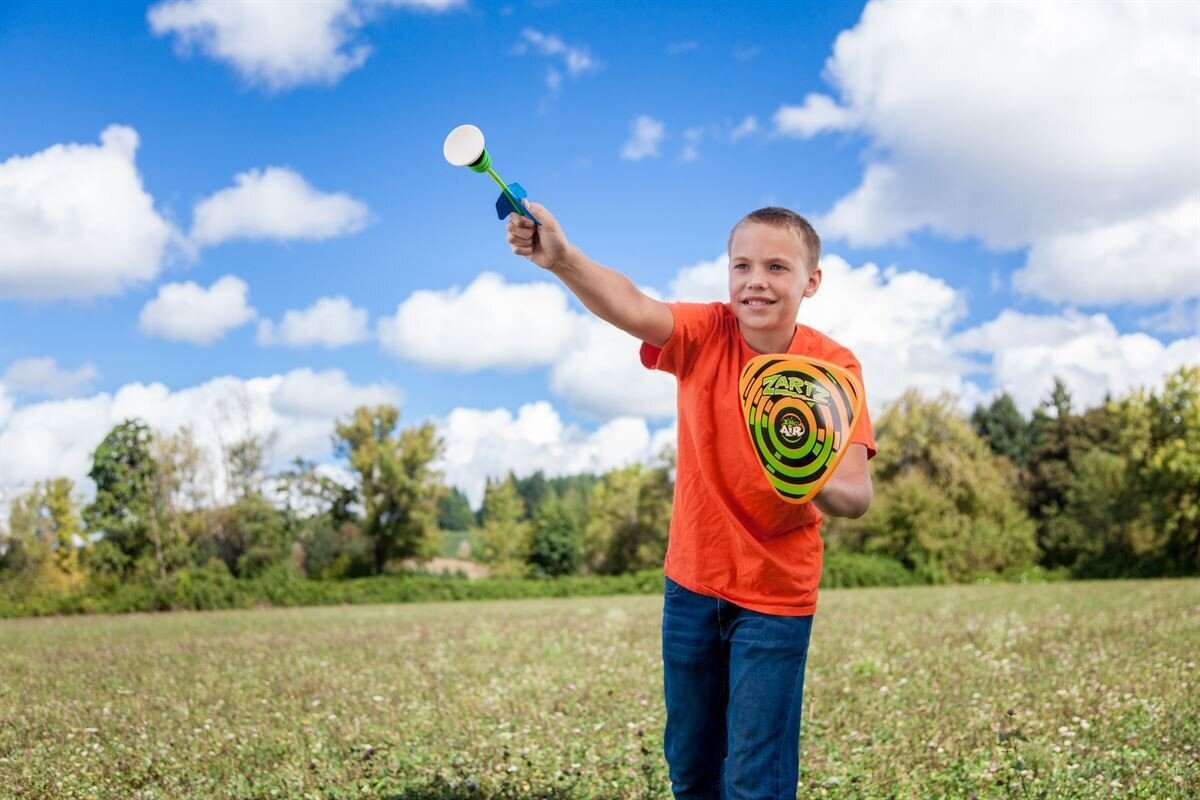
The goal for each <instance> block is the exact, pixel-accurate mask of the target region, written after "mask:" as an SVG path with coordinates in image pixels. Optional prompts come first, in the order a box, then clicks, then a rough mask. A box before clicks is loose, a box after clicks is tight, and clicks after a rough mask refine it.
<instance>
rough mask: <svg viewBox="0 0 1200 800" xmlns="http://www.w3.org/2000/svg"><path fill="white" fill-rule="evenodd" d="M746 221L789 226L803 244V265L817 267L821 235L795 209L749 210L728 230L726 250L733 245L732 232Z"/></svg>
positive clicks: (811, 268)
mask: <svg viewBox="0 0 1200 800" xmlns="http://www.w3.org/2000/svg"><path fill="white" fill-rule="evenodd" d="M747 222H757V223H760V224H762V225H771V226H773V227H776V228H790V229H791V230H792V232H793V233H795V234H796V235H797V236H799V237H800V243H801V244H803V245H804V266H805V267H807V268H808V271H809V272H812V271H813V270H814V269H816V268H817V264H818V263H819V262H820V260H821V237H820V236H817V232H816V230H814V229H813V226H812V225H811V224H809V221H808V220H806V219H805V218H804V217H802V216H800V215H799V214H797V213H796V212H795V211H792V210H791V209H790V208H780V207H779V206H767V207H766V208H760V209H758V210H757V211H751V212H750V213H749V214H747V215H746V216H744V217H742V218H741V219H740V220H738V223H737V224H736V225H734V226H733V230H731V231H730V232H729V242H728V243H727V244H726V245H725V249H726V250H728V249H729V247H730V246H732V245H733V234H735V233H737V229H738V228H740V227H742V226H743V225H745V224H746V223H747Z"/></svg>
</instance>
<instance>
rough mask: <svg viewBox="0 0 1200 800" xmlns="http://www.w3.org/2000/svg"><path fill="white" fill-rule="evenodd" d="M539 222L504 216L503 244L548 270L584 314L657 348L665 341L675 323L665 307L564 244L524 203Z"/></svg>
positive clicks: (542, 211) (550, 219)
mask: <svg viewBox="0 0 1200 800" xmlns="http://www.w3.org/2000/svg"><path fill="white" fill-rule="evenodd" d="M525 204H526V206H527V207H528V208H529V210H530V211H532V212H533V214H534V216H536V217H537V218H538V221H539V222H541V223H542V224H541V226H540V227H539V226H535V225H534V224H533V221H532V220H530V219H529V218H528V217H523V216H518V215H517V214H509V216H508V243H509V244H510V245H511V246H512V251H513V252H514V253H516V254H517V255H520V256H525V257H526V258H528V259H529V260H530V261H532V262H533V263H534V264H537V265H538V266H539V267H541V268H542V269H545V270H548V271H550V272H553V273H554V274H555V275H557V276H558V278H559V280H561V281H562V282H563V283H565V284H566V285H567V288H568V289H570V290H571V291H572V292H573V293H574V294H575V296H576V297H578V298H579V300H580V302H582V303H583V304H584V305H585V306H587V308H588V310H590V311H591V312H592V313H593V314H595V315H596V316H597V317H599V318H600V319H602V320H604V321H605V322H608V323H609V324H611V325H614V326H616V327H617V328H620V329H621V330H623V331H625V332H626V333H628V334H629V335H631V336H635V337H637V338H638V339H641V340H642V341H643V342H648V343H649V344H652V345H654V346H655V347H662V346H663V345H664V344H666V342H667V339H669V338H670V337H671V331H672V329H673V328H674V327H675V319H674V317H673V316H672V314H671V309H669V308H667V304H666V303H662V302H660V301H658V300H655V299H654V298H653V297H650V296H648V295H646V294H645V293H644V292H642V291H641V290H640V289H638V288H637V286H635V285H634V284H633V281H631V280H629V278H627V277H625V276H624V275H622V274H621V273H619V272H617V271H616V270H612V269H609V268H608V267H605V266H602V265H601V264H597V263H596V262H595V261H592V260H591V259H590V258H588V257H587V256H585V255H584V254H583V251H581V250H580V249H579V248H578V247H575V246H574V245H573V244H571V243H570V242H568V241H567V237H566V235H564V234H563V231H562V227H561V226H560V225H559V224H558V220H557V219H555V218H554V215H553V214H551V213H550V212H549V211H548V210H547V209H546V207H545V206H543V205H541V204H540V203H533V202H528V201H526V203H525Z"/></svg>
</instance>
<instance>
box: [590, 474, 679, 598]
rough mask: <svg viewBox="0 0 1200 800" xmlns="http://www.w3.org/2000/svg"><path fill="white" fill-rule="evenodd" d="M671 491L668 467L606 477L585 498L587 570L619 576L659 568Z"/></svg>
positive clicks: (664, 551) (666, 530) (668, 515)
mask: <svg viewBox="0 0 1200 800" xmlns="http://www.w3.org/2000/svg"><path fill="white" fill-rule="evenodd" d="M673 492H674V486H673V484H672V481H671V467H670V465H669V464H668V465H665V466H659V467H645V466H642V465H640V464H634V465H632V466H629V467H625V468H624V469H617V470H613V471H612V472H609V473H608V474H606V475H605V476H604V479H603V480H602V481H601V482H600V483H598V484H596V486H595V487H593V489H592V494H591V496H590V497H589V498H588V504H587V508H588V519H587V524H586V526H585V528H584V535H583V559H584V565H585V568H586V570H587V571H588V572H592V573H596V574H604V575H618V574H621V573H624V572H633V571H637V570H643V569H651V568H653V567H658V566H661V565H662V563H663V557H664V556H665V555H666V551H667V534H668V530H669V529H670V520H671V503H672V499H673Z"/></svg>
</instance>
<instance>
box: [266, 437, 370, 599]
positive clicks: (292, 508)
mask: <svg viewBox="0 0 1200 800" xmlns="http://www.w3.org/2000/svg"><path fill="white" fill-rule="evenodd" d="M275 478H276V487H277V496H278V498H279V500H278V502H279V503H280V505H281V506H282V508H281V511H280V515H281V519H282V522H283V527H284V530H285V531H286V532H287V538H288V540H290V541H291V542H293V546H294V547H298V548H299V552H298V553H297V561H298V562H299V566H300V568H301V570H302V572H303V573H304V574H305V575H306V576H310V577H314V578H345V577H362V576H366V575H370V574H371V573H372V571H373V568H374V548H373V547H372V543H371V540H370V539H368V538H367V536H365V535H364V534H363V532H362V529H361V527H360V525H359V520H358V517H357V515H356V513H355V511H354V505H355V503H356V502H357V499H358V493H357V491H356V490H355V489H354V488H353V487H350V486H343V485H342V484H341V483H339V482H337V481H335V480H333V479H332V478H330V477H329V476H328V475H324V474H322V473H321V472H320V470H319V468H318V466H317V464H316V463H314V462H311V461H304V460H303V459H300V458H297V459H295V460H294V461H293V462H292V467H291V469H288V470H285V471H283V472H281V473H280V474H278V475H276V476H275Z"/></svg>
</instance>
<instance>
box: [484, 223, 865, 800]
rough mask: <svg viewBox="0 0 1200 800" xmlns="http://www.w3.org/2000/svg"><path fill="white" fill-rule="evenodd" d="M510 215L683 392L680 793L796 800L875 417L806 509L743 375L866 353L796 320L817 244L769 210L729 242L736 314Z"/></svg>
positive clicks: (671, 575) (676, 671)
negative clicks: (824, 525)
mask: <svg viewBox="0 0 1200 800" xmlns="http://www.w3.org/2000/svg"><path fill="white" fill-rule="evenodd" d="M528 206H529V208H530V209H531V210H532V211H533V213H534V214H535V215H536V216H537V218H538V219H539V220H540V221H541V222H542V225H541V227H535V226H534V224H533V222H532V221H530V220H529V219H528V218H526V217H521V216H517V215H515V214H514V215H510V217H509V220H508V241H509V244H510V245H511V246H512V250H513V252H514V253H517V254H518V255H522V256H525V257H527V258H529V259H530V260H531V261H533V262H534V263H535V264H537V265H538V266H540V267H542V268H544V269H547V270H549V271H550V272H553V273H554V274H555V275H556V276H557V277H558V278H559V279H560V280H562V282H563V283H565V284H566V285H567V287H568V288H569V289H570V290H571V291H572V292H574V294H575V295H576V296H577V297H578V298H579V299H580V301H581V302H583V304H584V305H585V306H587V308H588V309H589V310H590V311H592V313H594V314H595V315H596V316H598V317H600V318H601V319H603V320H605V321H607V322H609V323H610V324H612V325H614V326H616V327H618V328H620V329H621V330H623V331H625V332H627V333H629V334H630V335H632V336H634V337H636V338H638V339H640V340H641V341H642V343H643V344H642V351H641V358H642V363H643V364H644V365H645V366H647V367H649V368H651V369H659V370H663V371H665V372H669V373H671V374H673V375H674V376H675V377H676V379H677V381H678V398H679V401H678V408H679V445H678V461H677V468H676V479H675V501H674V507H673V511H672V516H671V529H670V533H669V538H668V543H667V556H666V560H665V563H664V573H665V575H666V591H665V597H664V604H663V634H662V635H663V643H662V648H663V682H664V689H665V699H666V706H667V723H666V731H665V736H664V750H665V754H666V757H667V764H668V767H669V771H670V777H671V789H672V791H673V792H674V794H675V797H676V798H712V799H713V800H717V798H725V800H750V798H754V800H758V799H759V798H764V799H765V798H771V799H772V800H774V799H775V798H788V800H794V798H795V797H796V783H797V777H798V770H799V737H800V712H801V708H802V699H803V692H804V671H805V666H806V663H807V655H808V642H809V635H810V632H811V628H812V619H813V614H814V612H815V611H816V604H817V584H818V583H819V582H820V578H821V557H822V550H823V545H822V541H821V535H820V529H821V520H822V513H824V514H828V515H831V516H845V517H858V516H861V515H862V514H864V513H865V512H866V510H867V508H868V507H869V506H870V504H871V498H872V487H871V478H870V474H869V472H868V469H867V461H868V459H869V458H870V457H871V456H872V455H874V452H875V441H874V437H873V434H872V432H871V422H870V418H869V416H868V414H867V413H866V410H865V404H864V410H863V413H862V417H861V419H860V420H859V422H858V424H857V426H856V427H855V429H854V433H853V435H852V436H851V438H850V443H849V445H848V447H847V451H846V453H845V455H844V456H843V458H842V460H841V462H840V463H839V464H838V466H837V469H836V471H835V472H834V474H833V475H832V476H831V477H830V478H829V480H828V481H827V482H826V483H825V484H824V486H822V488H821V490H820V492H819V493H818V494H817V495H816V496H815V497H814V498H813V500H812V502H810V503H807V504H803V505H794V504H791V503H787V502H785V501H784V500H782V499H780V497H779V496H778V495H777V494H776V493H775V491H774V490H773V489H772V487H771V485H770V483H769V482H768V481H767V480H766V478H765V477H764V475H763V472H762V469H761V467H760V466H759V464H758V461H757V456H756V455H755V453H754V449H753V446H752V444H751V442H750V440H749V437H748V436H747V435H746V433H745V429H744V427H743V426H742V420H741V417H742V410H741V400H740V397H739V393H738V378H739V376H740V374H741V371H742V367H743V366H744V365H745V364H746V362H747V361H749V360H750V359H751V358H753V357H754V356H756V355H759V354H762V353H791V354H795V355H803V356H808V357H812V358H817V359H821V360H824V361H829V362H832V363H834V364H837V365H839V366H841V367H843V368H845V369H847V370H849V371H851V372H853V373H854V374H855V375H856V376H857V377H858V378H859V380H860V382H861V378H862V369H861V367H860V365H859V363H858V360H857V359H856V358H855V357H854V355H853V354H852V353H851V352H850V351H849V350H847V349H846V348H844V347H842V346H841V345H839V344H837V343H836V342H834V341H833V340H832V339H830V338H829V337H827V336H825V335H824V334H821V333H819V332H818V331H815V330H813V329H812V328H808V327H806V326H803V325H798V324H797V322H796V317H797V313H798V311H799V309H800V305H801V302H802V301H803V300H804V299H805V298H809V297H812V296H813V295H814V294H816V292H817V290H818V289H819V288H820V286H821V269H820V266H819V258H820V252H821V250H820V248H821V244H820V239H819V238H818V237H817V234H816V232H815V231H814V230H813V229H812V226H811V225H809V223H808V222H807V221H806V220H805V219H804V218H803V217H801V216H800V215H798V214H796V213H795V212H792V211H789V210H787V209H782V208H764V209H759V210H758V211H755V212H753V213H751V214H749V215H747V216H746V217H745V218H743V219H742V220H741V221H739V222H738V224H737V225H735V226H734V228H733V231H732V233H731V234H730V237H729V301H728V302H727V303H707V304H702V303H663V302H660V301H658V300H655V299H653V298H651V297H649V296H647V295H646V294H644V293H643V292H641V291H640V290H639V289H638V288H637V287H636V286H635V285H634V284H633V282H632V281H630V280H629V279H628V278H627V277H625V276H624V275H622V274H621V273H619V272H616V271H614V270H611V269H608V268H607V267H604V266H601V265H600V264H597V263H596V262H595V261H592V260H591V259H589V258H588V257H587V256H585V255H584V254H583V252H582V251H580V250H579V249H578V248H577V247H575V246H574V245H572V244H571V243H570V242H569V241H568V240H567V238H566V236H565V235H564V233H563V231H562V227H561V226H560V225H559V223H558V221H557V220H556V219H555V218H554V216H553V215H552V214H551V213H550V212H549V211H548V210H547V209H546V208H545V207H544V206H542V205H540V204H537V203H528Z"/></svg>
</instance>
